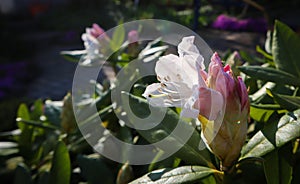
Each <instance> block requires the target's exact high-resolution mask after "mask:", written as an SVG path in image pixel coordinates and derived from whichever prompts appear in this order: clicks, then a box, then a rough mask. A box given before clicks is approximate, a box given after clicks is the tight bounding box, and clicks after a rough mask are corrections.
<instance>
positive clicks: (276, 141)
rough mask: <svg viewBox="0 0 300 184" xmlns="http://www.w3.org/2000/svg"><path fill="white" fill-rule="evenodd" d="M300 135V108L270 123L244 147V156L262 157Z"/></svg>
mask: <svg viewBox="0 0 300 184" xmlns="http://www.w3.org/2000/svg"><path fill="white" fill-rule="evenodd" d="M299 136H300V109H299V110H296V111H294V112H293V113H292V114H287V115H284V116H283V117H281V118H280V120H279V122H273V123H269V124H268V125H266V126H265V127H264V129H263V130H261V131H259V132H257V133H256V134H255V135H254V136H253V137H252V138H251V139H250V140H249V142H248V143H247V144H246V145H245V146H244V147H243V149H242V157H241V159H242V158H246V157H260V156H263V155H266V154H267V153H269V152H271V151H273V150H274V149H275V148H278V147H281V146H283V145H284V144H286V143H288V142H289V141H291V140H293V139H295V138H297V137H299Z"/></svg>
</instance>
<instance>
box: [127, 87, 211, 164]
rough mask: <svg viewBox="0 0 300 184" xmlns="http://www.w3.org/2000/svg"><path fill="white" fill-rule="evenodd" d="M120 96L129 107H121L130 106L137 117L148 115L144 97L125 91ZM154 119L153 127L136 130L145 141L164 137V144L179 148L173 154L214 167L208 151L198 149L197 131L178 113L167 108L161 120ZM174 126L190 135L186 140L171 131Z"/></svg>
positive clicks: (152, 141) (153, 140)
mask: <svg viewBox="0 0 300 184" xmlns="http://www.w3.org/2000/svg"><path fill="white" fill-rule="evenodd" d="M121 97H122V102H123V104H130V107H123V108H131V110H132V111H133V113H134V114H135V115H136V116H137V117H139V118H144V117H148V116H149V114H150V110H149V104H148V103H147V101H146V100H145V99H143V98H140V97H137V96H133V95H131V94H128V93H125V92H123V93H122V94H121ZM128 100H129V101H128ZM155 110H157V111H159V110H160V109H159V108H155ZM128 118H129V120H130V123H132V124H133V126H134V125H135V123H136V122H135V121H133V120H132V119H131V117H128ZM155 119H156V118H153V119H152V122H151V123H153V124H157V126H155V127H154V128H152V129H148V130H139V129H138V130H137V131H138V132H139V133H140V134H141V135H142V136H143V137H144V138H145V139H146V140H147V141H149V142H150V143H155V142H157V141H161V140H162V139H164V140H165V141H166V144H168V145H172V146H174V148H177V149H178V150H179V151H177V152H176V153H175V154H174V156H176V157H179V158H181V159H182V160H184V161H185V162H187V163H190V164H201V165H206V166H209V167H211V168H214V166H213V165H212V163H211V161H210V153H209V151H208V150H207V149H206V148H205V147H204V148H203V149H199V145H200V144H203V142H202V140H201V137H200V135H199V133H198V132H197V131H196V130H195V128H194V127H193V126H191V125H189V124H188V123H187V122H185V121H183V120H181V119H180V118H179V115H178V114H177V113H175V112H174V111H173V110H171V109H167V111H166V114H165V116H164V118H163V120H159V121H161V122H155V121H156V120H155ZM149 123H150V122H149ZM176 126H180V127H178V128H179V130H180V131H181V133H182V134H187V135H189V134H190V135H191V136H190V138H189V139H188V141H187V142H185V141H184V140H182V137H181V136H178V135H175V133H174V132H173V133H172V131H173V130H174V128H175V127H176ZM182 134H180V135H182ZM164 148H165V146H161V147H160V149H162V150H164Z"/></svg>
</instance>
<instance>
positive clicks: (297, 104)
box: [267, 90, 300, 111]
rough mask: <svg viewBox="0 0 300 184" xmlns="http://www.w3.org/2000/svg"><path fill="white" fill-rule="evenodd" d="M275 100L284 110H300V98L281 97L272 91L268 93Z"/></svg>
mask: <svg viewBox="0 0 300 184" xmlns="http://www.w3.org/2000/svg"><path fill="white" fill-rule="evenodd" d="M267 92H268V93H270V95H271V96H272V97H273V98H274V100H275V101H276V102H277V103H278V104H279V105H280V106H281V107H283V108H285V109H287V110H289V111H293V110H296V109H299V108H300V97H297V96H289V95H281V94H277V93H275V92H272V91H271V90H268V91H267Z"/></svg>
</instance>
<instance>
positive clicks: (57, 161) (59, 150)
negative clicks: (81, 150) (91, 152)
mask: <svg viewBox="0 0 300 184" xmlns="http://www.w3.org/2000/svg"><path fill="white" fill-rule="evenodd" d="M70 178H71V162H70V156H69V152H68V149H67V147H66V145H65V144H64V143H63V142H62V141H59V142H58V143H57V145H56V148H55V150H54V155H53V158H52V166H51V169H50V176H49V184H66V183H70Z"/></svg>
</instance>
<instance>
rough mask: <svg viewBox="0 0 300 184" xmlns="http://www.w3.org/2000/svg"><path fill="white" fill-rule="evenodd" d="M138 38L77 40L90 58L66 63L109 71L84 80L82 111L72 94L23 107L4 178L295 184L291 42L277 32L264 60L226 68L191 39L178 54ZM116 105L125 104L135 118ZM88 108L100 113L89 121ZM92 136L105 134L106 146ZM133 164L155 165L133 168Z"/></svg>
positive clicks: (298, 133) (295, 44)
mask: <svg viewBox="0 0 300 184" xmlns="http://www.w3.org/2000/svg"><path fill="white" fill-rule="evenodd" d="M139 34H140V30H139V29H136V30H135V29H132V30H126V29H124V28H123V27H122V26H119V28H118V29H116V30H115V31H114V32H113V33H112V34H107V32H105V30H103V29H102V28H101V27H100V26H99V25H97V24H93V25H92V27H91V28H87V29H86V32H85V33H84V34H83V35H82V40H83V42H84V49H83V50H76V51H62V52H61V54H62V55H63V56H64V57H65V58H66V59H68V60H71V61H75V62H78V64H79V65H80V66H82V67H86V68H93V67H97V66H103V67H106V70H104V71H103V72H104V74H103V75H104V76H105V77H102V76H100V77H98V76H97V77H98V79H99V80H92V81H89V82H90V84H88V85H90V87H91V88H92V89H93V94H92V95H87V94H86V93H84V92H83V91H80V93H79V94H80V101H76V100H75V98H74V96H73V98H72V94H71V93H69V94H67V95H66V96H65V98H64V99H63V100H62V101H51V100H47V101H45V102H43V101H42V100H37V101H36V102H35V103H34V104H33V105H32V106H31V107H28V106H26V105H25V104H21V105H20V107H19V109H18V112H17V119H16V122H17V125H18V128H17V129H16V130H13V131H10V132H2V133H0V136H1V142H0V159H1V161H3V162H1V165H0V166H1V171H0V176H1V177H3V178H4V179H5V180H7V181H12V180H13V181H14V182H15V183H58V184H60V183H61V184H65V183H83V182H84V183H105V184H110V183H118V184H123V183H204V184H205V183H231V184H232V183H249V184H250V183H251V184H252V183H268V184H277V183H278V184H285V183H295V184H296V183H300V176H299V174H297V173H299V171H300V149H299V140H300V120H299V118H300V92H299V87H300V80H299V78H300V59H299V57H298V52H299V51H300V37H299V36H298V35H297V34H296V33H295V32H293V31H292V30H291V29H290V28H289V27H288V26H287V25H285V24H283V23H282V22H279V21H276V22H275V25H274V30H272V31H269V32H268V38H267V40H266V43H265V48H264V49H262V48H261V47H259V46H258V47H257V51H258V54H259V55H260V56H261V57H260V58H257V57H253V56H251V55H247V54H246V53H245V52H240V53H239V52H237V51H235V52H233V53H232V54H231V55H230V56H229V57H227V58H223V59H222V57H221V56H220V55H219V54H218V53H217V52H214V53H213V54H211V57H210V61H208V62H205V60H206V59H205V57H204V56H203V55H204V54H203V53H202V52H203V51H202V50H201V49H199V48H198V47H197V45H196V42H195V39H196V38H195V36H193V35H187V36H182V38H180V42H179V43H178V44H177V45H176V46H175V47H171V46H170V44H166V43H164V42H163V41H162V40H161V38H157V39H156V40H154V41H149V40H142V41H140V40H139V36H140V35H139ZM110 52H112V53H113V54H111V55H108V53H110ZM104 60H107V62H105V63H104ZM133 61H137V63H139V64H141V65H142V66H143V67H145V66H147V67H149V66H153V71H154V73H155V75H153V76H146V77H144V76H141V73H140V71H138V70H136V69H135V68H131V67H129V66H132V65H130V64H132V63H134V62H133ZM205 63H209V64H208V65H207V64H205ZM147 67H145V68H146V69H149V68H147ZM149 70H150V69H149ZM108 71H110V72H108ZM105 72H106V73H105ZM118 75H121V76H122V77H121V78H118ZM130 82H132V83H133V84H134V85H131V86H130V87H129V90H128V91H123V90H120V89H126V88H127V87H128V86H129V83H130ZM120 86H121V87H120ZM118 87H120V89H118V90H116V88H118ZM72 92H73V93H75V91H74V89H73V91H72ZM113 97H115V99H119V100H120V101H122V102H124V101H126V102H128V103H129V105H128V108H129V109H131V111H132V114H133V115H134V116H133V115H132V114H129V113H128V112H125V110H124V109H126V108H125V107H123V106H122V105H120V103H119V102H118V101H117V100H115V99H114V98H113ZM91 106H96V108H95V109H96V111H95V112H96V113H90V111H86V110H85V108H89V107H91ZM162 112H163V117H162V118H161V119H159V118H160V115H161V113H162ZM74 113H75V115H74ZM151 113H153V114H155V113H156V114H155V117H150V118H149V117H148V116H149V114H151ZM78 114H80V116H78ZM96 117H100V118H101V121H99V120H98V119H97V118H96ZM147 118H148V119H147ZM158 119H159V120H158ZM90 125H93V126H92V127H102V128H103V129H101V131H102V130H103V131H102V132H101V136H100V137H93V135H94V134H93V131H95V132H97V131H98V130H96V129H97V128H94V129H93V128H90ZM137 127H140V128H139V129H138V128H137ZM149 127H150V128H149ZM178 127H180V128H178ZM89 128H90V129H89ZM86 129H89V131H90V132H91V133H90V134H85V133H84V130H86ZM176 131H177V133H176ZM178 132H179V134H178ZM180 133H181V134H180ZM82 134H83V135H82ZM186 134H189V135H188V137H187V138H186V139H185V138H184V135H186ZM89 136H90V138H91V137H92V139H90V138H89ZM115 138H117V139H118V140H120V141H122V142H125V143H126V144H130V145H134V146H143V145H148V144H151V145H152V147H149V149H148V151H146V152H145V150H143V151H144V152H143V154H139V153H137V152H134V151H133V150H134V149H131V147H129V148H128V147H126V146H125V144H124V145H123V146H124V147H117V142H115V141H114V139H115ZM90 140H93V142H94V144H91V142H90ZM162 140H163V141H165V142H164V144H160V143H161V141H162ZM170 150H175V151H173V152H172V154H169V155H168V153H169V152H170ZM101 153H104V155H102V154H101ZM105 153H110V154H112V155H114V154H116V155H119V157H118V158H120V160H121V161H119V160H114V161H115V162H114V161H112V160H113V159H109V158H110V157H109V158H107V156H106V155H105ZM148 153H149V155H150V154H153V155H154V156H153V157H147V156H148ZM133 157H135V158H141V160H142V159H143V158H144V157H145V158H151V160H150V161H149V162H147V163H146V162H145V163H144V164H136V163H132V162H131V158H133ZM114 158H115V157H114ZM12 176H13V177H12ZM12 178H13V179H12Z"/></svg>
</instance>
